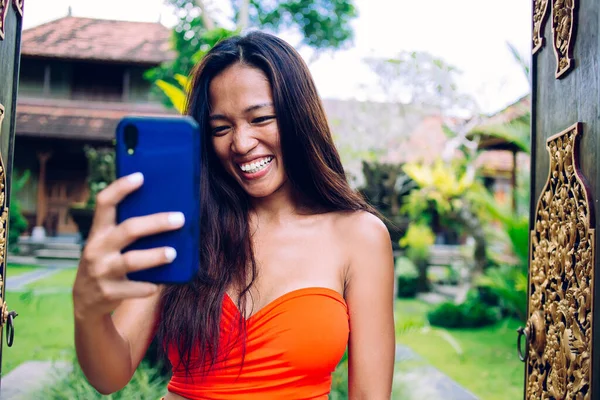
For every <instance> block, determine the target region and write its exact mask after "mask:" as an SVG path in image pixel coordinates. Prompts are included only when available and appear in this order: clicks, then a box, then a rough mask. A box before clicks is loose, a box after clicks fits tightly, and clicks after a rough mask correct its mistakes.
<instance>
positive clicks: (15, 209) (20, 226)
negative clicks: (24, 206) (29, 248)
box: [8, 170, 31, 253]
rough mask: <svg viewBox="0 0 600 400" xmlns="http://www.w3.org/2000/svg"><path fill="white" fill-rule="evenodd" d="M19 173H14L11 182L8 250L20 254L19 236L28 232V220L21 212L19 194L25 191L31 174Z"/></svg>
mask: <svg viewBox="0 0 600 400" xmlns="http://www.w3.org/2000/svg"><path fill="white" fill-rule="evenodd" d="M18 175H19V174H18V173H14V174H13V177H12V182H11V185H12V186H11V192H10V213H9V214H8V215H9V217H8V219H9V222H8V226H9V229H8V249H9V250H10V251H11V252H15V253H16V252H18V249H19V247H18V241H19V236H21V234H22V233H23V232H25V231H26V230H27V220H26V219H25V217H24V216H23V212H22V211H21V203H20V202H19V199H18V198H17V195H18V193H19V192H20V191H21V190H22V189H23V187H24V186H25V184H26V183H27V181H28V180H29V177H30V175H31V173H30V172H29V170H26V171H24V172H23V173H22V174H21V176H18Z"/></svg>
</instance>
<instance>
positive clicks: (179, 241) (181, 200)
mask: <svg viewBox="0 0 600 400" xmlns="http://www.w3.org/2000/svg"><path fill="white" fill-rule="evenodd" d="M200 140H201V139H200V129H199V127H198V124H197V123H196V121H195V120H194V119H193V118H191V117H188V116H174V117H125V118H123V119H122V120H121V121H120V122H119V124H118V126H117V130H116V149H115V153H116V175H117V177H122V176H126V175H129V174H132V173H134V172H141V173H142V174H143V175H144V183H143V185H142V186H141V187H140V188H139V189H138V190H136V191H135V192H133V193H131V194H130V195H129V196H127V197H126V198H125V199H124V200H123V201H122V202H121V203H120V204H119V205H118V206H117V222H118V223H121V222H123V221H125V220H126V219H128V218H131V217H138V216H144V215H150V214H155V213H159V212H173V211H179V212H182V213H183V214H184V216H185V224H184V226H183V227H182V228H180V229H178V230H176V231H171V232H166V233H160V234H157V235H152V236H148V237H144V238H141V239H139V240H137V241H136V242H135V243H133V244H131V245H130V246H128V247H127V248H126V249H124V250H123V251H129V250H134V249H135V250H142V249H151V248H155V247H163V246H170V247H173V248H174V249H175V250H176V251H177V257H176V258H175V260H173V262H171V263H170V264H166V265H162V266H159V267H155V268H149V269H147V270H143V271H137V272H133V273H129V274H128V278H129V279H131V280H136V281H145V282H153V283H169V284H176V283H186V282H189V281H190V280H192V279H193V277H194V276H195V275H196V274H197V272H198V269H199V268H200V265H199V246H200V243H199V242H200V172H201V171H200V161H201V160H200Z"/></svg>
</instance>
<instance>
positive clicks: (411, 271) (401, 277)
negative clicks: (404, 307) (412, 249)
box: [396, 257, 419, 298]
mask: <svg viewBox="0 0 600 400" xmlns="http://www.w3.org/2000/svg"><path fill="white" fill-rule="evenodd" d="M418 278H419V272H418V270H417V267H416V266H415V264H414V263H413V262H412V261H411V260H410V259H409V258H407V257H398V258H397V259H396V279H397V284H398V285H397V296H398V297H400V298H411V297H415V296H416V294H417V289H418Z"/></svg>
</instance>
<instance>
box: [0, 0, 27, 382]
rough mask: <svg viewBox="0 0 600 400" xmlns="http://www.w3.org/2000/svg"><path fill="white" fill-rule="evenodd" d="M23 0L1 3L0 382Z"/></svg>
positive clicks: (10, 335) (9, 317) (10, 332)
mask: <svg viewBox="0 0 600 400" xmlns="http://www.w3.org/2000/svg"><path fill="white" fill-rule="evenodd" d="M23 5H24V0H0V329H2V328H4V327H6V330H5V329H2V330H1V331H0V382H1V376H2V373H1V372H2V370H1V368H2V343H3V339H4V335H5V334H6V339H7V344H8V346H9V347H10V346H12V342H13V339H14V325H13V319H14V318H15V317H16V315H17V314H16V313H15V312H14V311H11V312H9V311H8V307H7V304H6V302H5V301H4V299H5V293H6V280H5V279H4V277H5V276H6V255H7V247H8V229H9V226H8V223H9V217H8V216H9V208H10V189H11V178H12V165H13V149H14V137H15V121H16V105H17V90H18V82H19V62H20V53H21V31H22V24H23Z"/></svg>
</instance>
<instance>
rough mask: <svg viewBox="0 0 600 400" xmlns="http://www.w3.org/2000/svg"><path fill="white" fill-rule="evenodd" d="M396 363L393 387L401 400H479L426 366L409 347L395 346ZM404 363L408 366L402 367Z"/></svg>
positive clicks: (437, 371) (445, 376)
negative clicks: (397, 365) (399, 394)
mask: <svg viewBox="0 0 600 400" xmlns="http://www.w3.org/2000/svg"><path fill="white" fill-rule="evenodd" d="M411 362H412V363H411ZM415 362H416V365H414V364H415ZM396 363H399V365H400V367H399V370H398V371H397V372H395V374H394V386H395V387H397V388H398V389H397V390H398V391H400V392H402V393H401V397H402V399H403V400H442V399H443V400H479V399H478V397H477V396H475V395H474V394H473V393H471V392H469V391H468V390H467V389H465V388H463V387H462V386H460V385H459V384H458V383H456V382H455V381H453V380H452V379H450V378H449V377H448V376H447V375H445V374H443V373H442V372H441V371H439V370H438V369H436V368H434V367H432V366H430V365H426V362H425V360H423V358H422V357H421V356H419V355H418V354H417V353H415V352H414V351H413V350H412V349H410V348H409V347H406V346H402V345H397V346H396ZM404 363H409V365H406V366H403V364H404ZM397 397H399V396H398V395H397V396H396V397H393V398H397Z"/></svg>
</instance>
